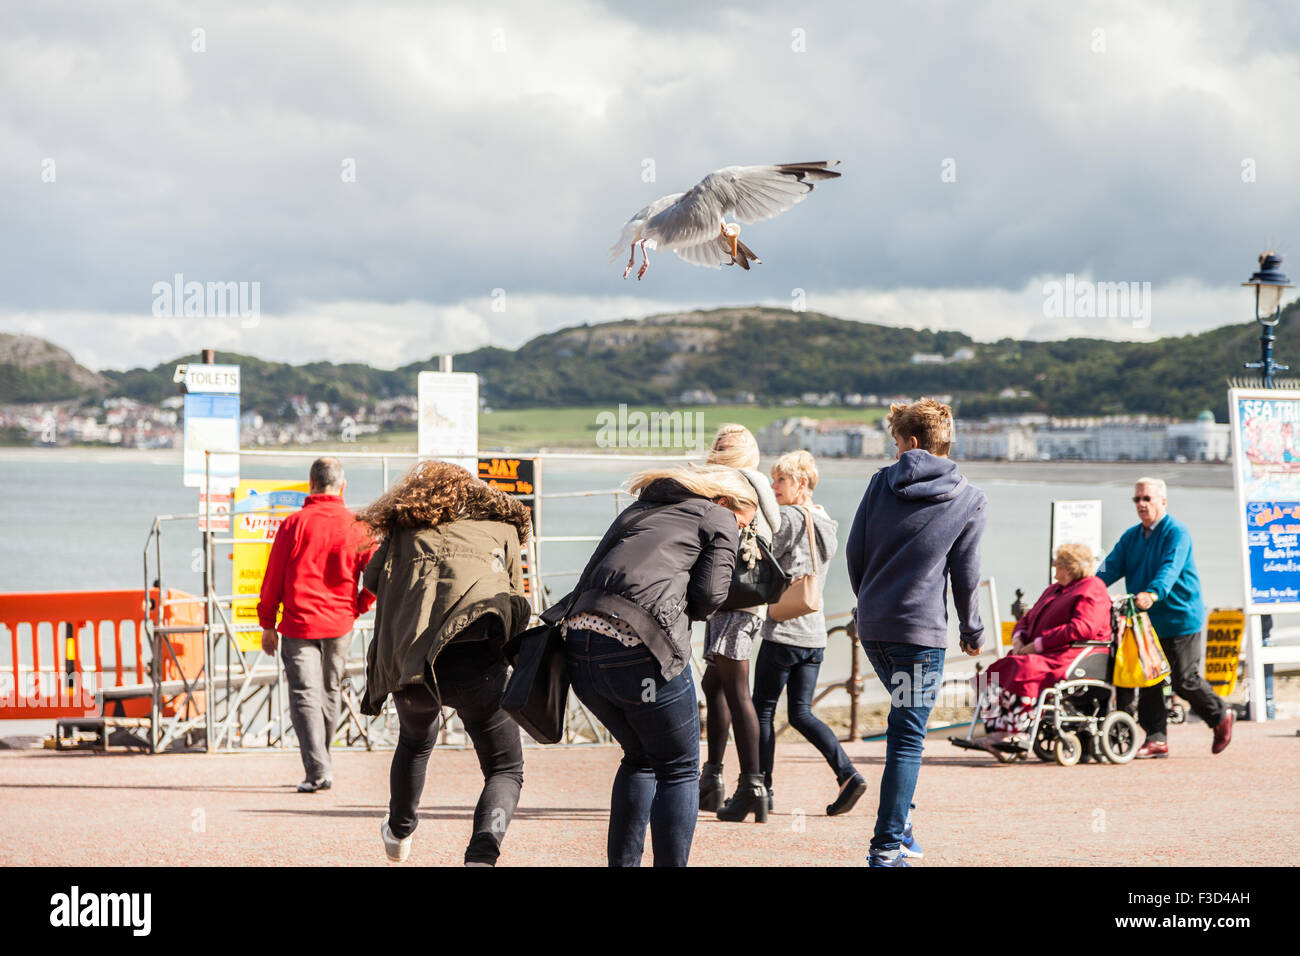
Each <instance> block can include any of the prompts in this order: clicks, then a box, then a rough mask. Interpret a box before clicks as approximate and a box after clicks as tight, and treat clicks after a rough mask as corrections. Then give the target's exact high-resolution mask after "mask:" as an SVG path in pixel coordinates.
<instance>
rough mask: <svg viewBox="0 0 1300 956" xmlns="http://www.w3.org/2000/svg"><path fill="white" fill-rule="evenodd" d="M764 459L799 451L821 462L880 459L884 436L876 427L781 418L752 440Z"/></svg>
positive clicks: (862, 423)
mask: <svg viewBox="0 0 1300 956" xmlns="http://www.w3.org/2000/svg"><path fill="white" fill-rule="evenodd" d="M754 437H756V438H757V439H758V447H759V448H760V449H761V450H762V452H763V454H765V455H783V454H785V453H786V452H788V451H796V450H798V449H800V448H802V449H804V450H806V451H808V452H810V453H811V454H813V455H814V456H816V457H824V458H880V457H882V456H883V455H884V453H885V439H886V437H887V436H886V435H885V432H884V431H883V430H882V429H881V427H880V425H879V423H877V424H866V423H864V422H844V421H836V420H835V419H831V418H803V417H799V418H783V419H780V420H778V421H775V422H772V423H771V424H770V425H768V426H767V427H766V428H762V429H760V430H759V432H758V434H757V435H756V436H754Z"/></svg>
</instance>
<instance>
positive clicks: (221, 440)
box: [174, 364, 239, 492]
mask: <svg viewBox="0 0 1300 956" xmlns="http://www.w3.org/2000/svg"><path fill="white" fill-rule="evenodd" d="M174 378H175V379H176V380H178V381H181V382H184V384H185V390H186V394H185V457H184V473H185V487H187V488H203V484H204V479H205V476H207V475H208V474H210V475H211V480H212V487H211V488H209V489H205V490H207V491H212V492H226V491H231V490H233V489H234V487H235V486H236V485H238V484H239V454H238V448H239V366H238V365H199V364H190V365H184V366H178V367H177V369H176V375H175V376H174ZM232 450H233V451H234V452H235V453H234V454H222V455H212V456H211V460H210V461H208V460H207V459H208V456H207V455H206V454H205V453H206V452H210V451H222V452H231V451H232Z"/></svg>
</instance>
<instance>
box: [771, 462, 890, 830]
mask: <svg viewBox="0 0 1300 956" xmlns="http://www.w3.org/2000/svg"><path fill="white" fill-rule="evenodd" d="M817 479H818V472H817V463H816V461H815V460H814V459H813V456H812V455H810V454H809V453H808V452H806V451H792V452H790V453H789V454H788V455H782V456H781V457H780V458H779V459H777V461H776V464H774V465H773V466H772V489H773V491H774V492H775V494H776V499H777V501H779V502H780V503H781V523H780V525H779V526H778V528H777V532H776V537H775V539H774V540H773V542H772V556H773V557H775V558H776V560H777V562H778V563H779V564H780V565H781V569H782V570H783V571H785V572H786V573H787V574H789V575H790V578H791V580H794V579H796V578H799V577H803V576H804V575H808V574H812V573H813V570H814V568H815V569H816V573H817V590H818V593H819V594H822V593H824V592H825V590H826V573H827V569H828V568H829V567H830V561H831V558H832V557H834V555H835V549H836V546H837V544H838V542H837V541H836V538H835V532H836V529H837V527H838V524H837V523H836V521H835V520H834V519H833V518H832V517H831V516H830V515H828V514H827V513H826V511H825V509H823V508H822V507H821V505H818V504H816V503H814V502H813V498H812V493H813V489H814V488H816V487H817ZM809 521H811V522H812V528H811V534H810V533H809V526H808V523H809ZM814 547H815V548H816V554H815V556H814V553H813V548H814ZM818 603H819V608H818V610H816V611H813V612H811V613H810V614H805V615H803V616H802V617H796V618H791V619H790V620H788V621H780V622H777V621H772V620H767V621H765V622H764V623H763V628H762V636H763V646H762V647H761V648H759V651H758V660H757V661H756V662H755V665H754V710H755V712H756V713H757V715H758V752H759V763H760V764H761V766H762V769H763V783H764V784H765V785H766V786H767V788H768V794H769V796H770V795H771V792H772V791H771V788H772V764H773V756H774V753H775V750H776V736H775V734H774V733H773V730H772V723H773V720H774V719H775V715H776V704H777V701H778V700H780V698H781V691H782V690H784V691H785V692H786V701H787V704H786V705H787V707H788V708H789V717H790V726H791V727H793V728H794V729H795V730H797V731H799V733H801V734H803V736H804V737H805V738H806V739H807V740H808V742H809V743H811V744H812V745H813V746H814V747H816V748H817V749H818V750H819V751H820V752H821V755H822V756H823V757H825V758H826V762H827V763H828V764H830V766H831V769H832V770H834V771H835V781H836V783H837V784H838V785H839V793H838V794H837V795H836V797H835V800H834V801H833V802H832V803H831V804H830V805H829V806H827V807H826V813H827V815H828V816H836V815H838V814H841V813H848V812H849V810H851V809H853V805H854V804H855V803H857V802H858V799H859V798H860V797H861V796H862V794H863V793H865V792H866V789H867V784H866V781H865V780H863V779H862V775H861V774H859V773H858V772H857V770H855V769H854V767H853V761H851V760H850V759H849V757H848V754H846V753H845V752H844V748H843V747H841V746H840V742H839V741H838V740H837V739H836V737H835V733H834V731H832V730H831V729H830V728H829V727H827V726H826V725H825V724H824V723H822V722H821V720H819V719H818V718H817V715H816V714H814V713H813V709H812V700H813V695H814V693H815V692H816V690H817V675H818V673H819V672H820V671H821V666H822V654H823V650H824V648H825V647H826V616H825V613H824V612H823V610H822V609H821V608H822V607H824V605H823V604H822V602H818Z"/></svg>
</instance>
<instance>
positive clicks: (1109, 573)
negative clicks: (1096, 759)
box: [1097, 478, 1236, 759]
mask: <svg viewBox="0 0 1300 956" xmlns="http://www.w3.org/2000/svg"><path fill="white" fill-rule="evenodd" d="M1166 494H1167V489H1166V488H1165V483H1164V482H1163V481H1161V480H1160V479H1159V478H1139V479H1138V480H1137V487H1136V488H1135V489H1134V490H1133V504H1134V505H1135V506H1136V507H1137V516H1138V522H1139V523H1138V524H1135V525H1134V526H1133V527H1131V528H1129V529H1128V530H1127V531H1125V532H1124V533H1123V534H1122V535H1120V539H1119V541H1118V542H1117V543H1116V545H1115V547H1114V548H1113V549H1112V550H1111V552H1110V554H1108V555H1106V560H1105V561H1103V562H1102V563H1101V567H1099V568H1098V569H1097V577H1099V578H1101V579H1102V580H1103V581H1105V582H1106V584H1107V585H1108V586H1109V585H1111V584H1114V583H1115V582H1116V581H1118V580H1119V579H1120V578H1123V579H1124V582H1125V586H1126V587H1127V589H1128V591H1129V593H1130V594H1132V595H1133V596H1134V597H1133V603H1134V604H1136V605H1137V606H1138V609H1139V610H1142V611H1146V612H1147V614H1148V615H1149V616H1150V618H1151V625H1152V627H1154V628H1155V631H1156V636H1157V637H1158V638H1159V639H1160V647H1161V648H1162V649H1163V650H1164V652H1165V657H1167V658H1169V669H1170V674H1169V677H1170V680H1171V681H1172V682H1173V685H1174V693H1176V694H1177V695H1178V696H1179V697H1181V698H1183V700H1185V701H1187V703H1188V704H1190V705H1191V708H1192V712H1193V713H1195V714H1196V716H1198V717H1200V718H1201V720H1203V721H1205V723H1206V724H1207V725H1208V726H1210V727H1213V728H1214V744H1213V746H1212V747H1211V748H1210V749H1211V752H1212V753H1216V754H1217V753H1222V752H1223V748H1224V747H1226V746H1228V744H1229V743H1231V742H1232V724H1233V721H1234V720H1235V719H1236V714H1235V713H1234V712H1233V710H1232V708H1231V707H1229V706H1227V705H1226V704H1225V703H1224V702H1223V698H1221V697H1220V696H1219V695H1218V694H1216V693H1215V692H1214V690H1213V689H1212V688H1211V687H1210V685H1209V684H1208V683H1206V680H1205V677H1204V676H1202V674H1201V628H1202V627H1204V625H1205V605H1204V604H1203V603H1202V602H1201V579H1200V577H1199V576H1198V575H1197V573H1196V561H1195V560H1193V558H1192V536H1191V535H1190V534H1188V532H1187V529H1186V528H1185V527H1183V525H1182V524H1181V523H1179V522H1178V521H1175V520H1174V518H1173V516H1172V515H1170V514H1169V501H1168V499H1167V498H1166V497H1165V496H1166ZM1115 697H1116V704H1117V705H1118V706H1120V707H1122V708H1124V709H1126V710H1131V709H1132V704H1133V690H1132V688H1127V687H1123V688H1119V689H1118V690H1116V692H1115ZM1137 711H1138V723H1140V724H1141V725H1142V729H1143V730H1145V731H1146V740H1145V741H1144V742H1143V744H1142V746H1141V748H1139V750H1138V752H1137V756H1138V757H1139V758H1141V759H1147V758H1151V757H1167V756H1169V744H1168V742H1167V741H1166V739H1165V723H1166V717H1167V712H1166V711H1165V701H1164V689H1163V687H1162V686H1161V685H1160V684H1156V685H1155V686H1154V687H1143V688H1142V689H1141V690H1140V691H1139V692H1138V707H1137Z"/></svg>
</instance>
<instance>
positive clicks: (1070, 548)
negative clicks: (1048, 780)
mask: <svg viewBox="0 0 1300 956" xmlns="http://www.w3.org/2000/svg"><path fill="white" fill-rule="evenodd" d="M1052 569H1053V571H1054V575H1055V581H1054V582H1053V583H1052V584H1051V585H1049V586H1048V588H1047V590H1045V591H1044V592H1043V593H1042V595H1040V596H1039V598H1038V600H1037V601H1036V602H1034V606H1033V607H1032V608H1030V609H1029V612H1028V613H1027V614H1026V615H1025V616H1024V617H1022V618H1021V619H1020V620H1019V621H1018V622H1017V623H1016V627H1015V630H1014V632H1013V633H1012V637H1011V641H1012V645H1011V650H1010V652H1009V653H1008V654H1007V656H1006V657H1003V658H1002V659H1001V660H998V661H996V662H995V663H993V664H992V665H990V666H989V669H988V675H989V676H988V691H987V697H986V700H985V707H984V713H983V718H984V727H985V730H986V732H987V733H986V735H985V736H983V737H980V738H976V739H975V740H974V741H973V743H975V744H977V745H979V746H981V747H983V748H985V749H987V750H990V751H993V752H995V753H996V752H997V751H1000V750H1004V749H1005V748H1006V747H1007V746H1009V745H1010V746H1014V747H1015V748H1016V749H1017V750H1022V751H1024V750H1028V749H1029V747H1030V745H1031V744H1032V743H1033V741H1031V740H1030V739H1029V733H1030V731H1031V730H1032V729H1033V728H1034V724H1035V720H1034V716H1035V708H1036V706H1037V704H1038V698H1039V695H1040V694H1041V693H1042V691H1043V690H1045V689H1046V688H1048V687H1051V686H1053V685H1054V684H1056V683H1057V682H1058V681H1061V680H1063V679H1065V678H1066V677H1067V676H1068V675H1069V674H1070V673H1071V668H1072V666H1073V665H1074V664H1075V663H1076V661H1078V660H1079V659H1080V658H1081V657H1083V656H1087V655H1088V654H1089V653H1090V652H1092V651H1097V652H1100V653H1103V654H1104V653H1105V652H1106V651H1105V650H1103V648H1106V649H1108V648H1109V646H1110V642H1111V640H1112V622H1111V599H1110V595H1109V594H1108V593H1107V592H1106V585H1105V584H1103V583H1102V582H1101V579H1100V578H1098V577H1097V576H1096V575H1095V574H1094V573H1093V572H1094V571H1095V570H1096V561H1095V560H1094V558H1093V556H1092V552H1091V550H1090V549H1089V548H1088V547H1087V546H1086V545H1082V544H1063V545H1061V546H1060V547H1058V548H1057V549H1056V553H1055V554H1054V555H1053V556H1052ZM995 747H996V748H997V750H995Z"/></svg>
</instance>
